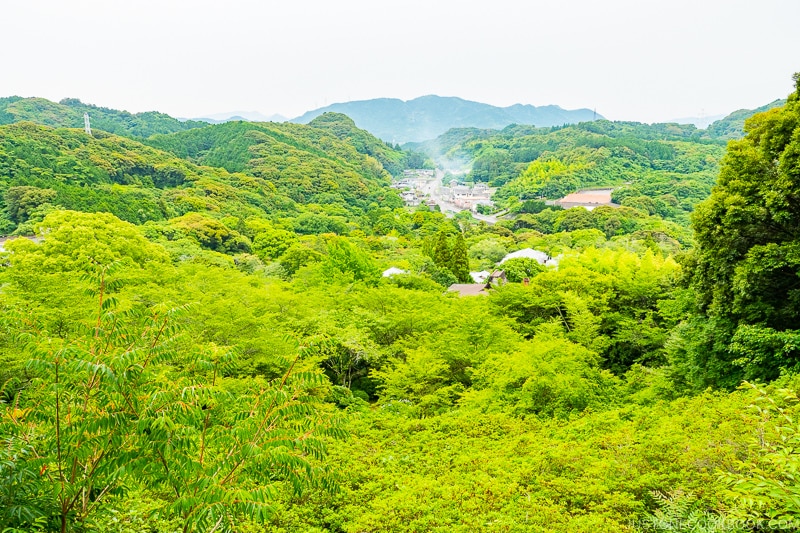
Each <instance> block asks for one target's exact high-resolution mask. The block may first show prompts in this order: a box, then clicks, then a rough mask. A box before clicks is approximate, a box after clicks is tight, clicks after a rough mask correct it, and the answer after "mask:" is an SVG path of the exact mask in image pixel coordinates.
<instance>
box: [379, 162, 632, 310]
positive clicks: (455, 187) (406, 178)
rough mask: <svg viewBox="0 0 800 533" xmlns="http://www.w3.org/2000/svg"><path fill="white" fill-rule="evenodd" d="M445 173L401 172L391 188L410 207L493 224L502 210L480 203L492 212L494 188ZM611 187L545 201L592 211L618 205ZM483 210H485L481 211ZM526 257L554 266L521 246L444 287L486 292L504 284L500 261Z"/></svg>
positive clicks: (555, 260) (549, 259)
mask: <svg viewBox="0 0 800 533" xmlns="http://www.w3.org/2000/svg"><path fill="white" fill-rule="evenodd" d="M444 176H445V172H444V171H443V170H441V169H436V170H429V169H412V170H406V171H404V172H403V176H402V177H401V178H400V179H399V180H397V181H396V182H394V183H393V184H392V187H393V188H395V189H397V190H398V191H399V192H400V196H401V197H402V198H403V201H405V203H406V205H407V206H409V207H416V206H419V205H423V204H424V205H427V206H428V207H429V208H431V209H436V208H438V209H439V210H441V211H442V212H443V213H445V214H446V215H448V216H452V215H453V214H455V213H459V212H461V211H469V212H470V213H471V215H472V216H473V217H475V218H477V219H479V220H483V221H485V222H489V223H495V222H497V220H498V217H499V216H503V215H504V214H505V213H503V212H500V213H496V214H494V215H487V214H483V213H481V212H480V211H482V210H481V209H479V206H486V207H488V208H490V209H489V211H491V208H492V207H493V206H494V202H492V199H491V198H492V195H493V194H494V192H495V190H496V189H494V188H492V187H489V186H488V185H486V184H485V183H474V184H469V183H465V182H463V181H460V180H458V178H457V177H456V178H454V179H451V180H450V181H449V182H448V183H447V184H445V183H444V182H443V178H444ZM612 192H613V189H611V188H604V189H590V190H583V191H577V192H574V193H571V194H568V195H566V196H564V197H563V198H561V199H558V200H548V201H547V203H548V204H550V205H557V206H560V207H562V208H564V209H570V208H572V207H583V208H584V209H586V210H588V211H591V210H593V209H595V208H597V207H600V206H611V207H618V206H617V204H615V203H613V202H612V201H611V193H612ZM484 212H485V211H484ZM516 258H526V259H532V260H535V261H536V262H538V263H539V264H540V265H543V266H549V267H556V266H557V265H558V258H553V257H550V256H549V255H548V254H547V253H545V252H542V251H540V250H534V249H533V248H523V249H522V250H517V251H515V252H511V253H509V254H508V255H506V256H505V257H504V258H503V259H502V260H501V261H499V262H498V263H497V265H496V266H497V268H496V269H495V270H493V271H491V272H490V271H480V272H470V276H471V277H472V280H473V282H474V283H456V284H453V285H451V286H450V287H449V288H448V289H447V290H448V292H453V293H456V294H458V295H459V296H479V295H486V294H488V291H489V290H490V289H491V288H492V287H494V286H496V285H498V284H503V283H506V275H505V272H504V271H503V270H502V264H503V263H505V262H506V261H508V260H510V259H516ZM405 273H406V271H405V270H402V269H400V268H397V267H392V268H389V269H387V270H386V271H384V272H383V276H384V277H390V276H395V275H400V274H405Z"/></svg>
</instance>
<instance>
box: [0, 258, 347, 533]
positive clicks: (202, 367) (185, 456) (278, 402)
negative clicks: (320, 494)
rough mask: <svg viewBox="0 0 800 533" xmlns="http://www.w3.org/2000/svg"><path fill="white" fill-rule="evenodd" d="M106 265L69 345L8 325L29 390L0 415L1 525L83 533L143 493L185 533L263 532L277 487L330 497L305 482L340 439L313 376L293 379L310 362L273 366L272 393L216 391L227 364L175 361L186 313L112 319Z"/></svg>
mask: <svg viewBox="0 0 800 533" xmlns="http://www.w3.org/2000/svg"><path fill="white" fill-rule="evenodd" d="M118 265H119V263H117V264H112V265H105V266H104V265H99V266H98V267H97V269H96V270H95V271H94V272H93V273H91V274H90V275H89V279H90V281H91V284H92V286H94V287H95V294H94V297H95V301H96V302H97V309H96V313H95V314H96V318H94V319H93V320H92V321H91V322H90V324H89V325H87V327H86V328H85V330H84V332H83V333H82V334H81V335H79V336H77V337H75V338H73V339H68V340H65V339H63V338H60V337H58V336H53V335H52V334H51V333H50V332H48V331H43V330H42V329H41V328H40V327H39V326H40V325H39V324H37V323H36V322H31V321H30V320H27V321H25V320H23V321H21V322H20V324H19V326H18V327H19V328H20V329H21V330H22V331H21V333H20V340H21V344H24V345H26V346H27V349H28V351H29V353H30V356H31V358H30V363H29V369H30V373H31V380H30V383H29V384H28V385H27V386H25V387H24V388H20V389H18V390H17V391H16V392H12V396H11V398H10V400H11V401H4V402H3V403H4V405H3V417H2V419H1V421H0V425H1V427H2V434H3V436H4V446H3V447H2V451H0V458H2V461H0V484H2V485H0V498H2V499H3V500H4V503H5V504H6V505H7V509H8V511H4V512H3V513H0V516H1V517H2V518H3V521H4V523H3V524H2V525H3V526H11V527H17V528H25V527H35V526H36V524H39V523H42V521H44V522H45V523H49V524H51V527H50V529H52V530H58V531H61V532H62V533H65V532H67V531H76V530H83V529H85V528H87V527H91V526H92V525H93V524H94V523H96V522H97V521H98V520H99V519H100V518H101V517H102V515H103V513H104V511H106V510H107V504H108V502H109V500H111V499H112V496H113V495H120V494H121V493H123V492H124V490H125V489H126V488H128V487H129V486H130V484H131V483H142V484H143V485H144V486H146V487H148V488H149V489H151V490H153V489H155V492H154V493H155V494H158V495H159V497H161V498H163V513H165V514H166V515H167V516H174V517H177V518H178V519H179V520H180V522H181V524H182V530H183V531H184V532H188V531H212V530H215V531H233V530H234V528H236V527H237V524H238V523H239V522H240V521H241V520H242V519H243V518H246V519H249V520H257V521H258V520H260V521H264V520H266V519H268V518H269V517H270V516H271V512H272V505H271V502H272V501H274V500H275V499H276V498H277V495H278V493H279V489H280V486H281V483H284V482H287V483H289V485H290V486H291V487H292V489H293V490H295V491H298V492H299V491H301V490H302V489H303V488H304V487H306V486H308V485H309V483H310V482H312V481H314V482H315V483H317V482H318V483H320V484H321V486H324V487H327V488H330V487H331V485H330V483H329V481H328V478H327V477H325V476H320V475H318V474H320V470H319V465H318V463H317V460H318V459H320V458H321V457H322V456H323V454H324V445H323V442H322V440H321V437H323V436H335V435H341V432H340V431H339V430H338V429H336V427H335V425H332V424H331V423H330V422H329V420H328V417H327V416H325V415H324V414H323V412H322V411H321V410H320V409H319V408H318V406H317V405H315V404H316V400H315V399H316V398H317V397H319V391H320V390H324V389H325V387H326V384H327V383H328V382H327V380H326V379H325V378H324V376H322V375H321V374H320V373H319V372H316V373H315V372H310V373H309V372H298V371H295V367H296V366H297V361H298V359H299V358H300V357H301V356H304V357H309V356H310V354H303V350H300V351H299V352H298V354H297V356H296V357H295V358H294V359H293V360H288V361H286V363H285V373H284V375H283V376H282V377H281V378H279V379H277V380H272V381H270V380H265V379H254V380H249V381H247V382H238V383H235V384H232V383H226V378H225V376H226V375H228V374H230V372H231V369H232V367H233V366H235V352H233V351H231V350H227V349H223V348H218V347H215V346H204V347H200V346H197V347H195V348H196V350H195V349H192V350H191V352H189V353H186V352H184V350H185V348H186V347H187V346H186V341H185V339H182V338H181V337H180V335H179V332H178V328H179V319H180V318H181V317H182V316H185V314H186V312H187V309H186V308H180V309H166V308H164V307H163V306H154V307H152V308H150V309H138V308H134V309H130V310H127V311H121V310H119V309H117V305H116V298H115V297H114V293H115V292H117V290H118V287H117V283H116V282H115V281H114V280H112V279H111V277H110V276H111V275H113V273H114V269H115V268H116V267H117V266H118ZM6 465H10V468H11V470H9V467H7V466H6ZM20 480H26V481H25V488H24V490H23V489H22V487H21V486H20Z"/></svg>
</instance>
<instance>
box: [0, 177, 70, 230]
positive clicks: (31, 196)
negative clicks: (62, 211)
mask: <svg viewBox="0 0 800 533" xmlns="http://www.w3.org/2000/svg"><path fill="white" fill-rule="evenodd" d="M56 194H57V193H56V191H54V190H53V189H40V188H39V187H30V186H19V187H9V188H8V190H7V191H6V193H5V201H6V213H7V214H8V218H9V219H11V220H12V221H14V222H24V221H25V220H27V219H28V217H29V216H30V214H31V212H32V211H33V210H34V209H35V208H37V207H39V206H40V205H42V204H46V203H51V202H52V201H53V200H54V199H55V197H56Z"/></svg>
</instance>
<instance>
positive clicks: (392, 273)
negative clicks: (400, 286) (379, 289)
mask: <svg viewBox="0 0 800 533" xmlns="http://www.w3.org/2000/svg"><path fill="white" fill-rule="evenodd" d="M397 274H408V270H403V269H402V268H397V267H389V268H387V269H386V270H384V271H383V274H381V275H382V276H383V277H384V278H391V277H392V276H395V275H397Z"/></svg>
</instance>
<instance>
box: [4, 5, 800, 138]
mask: <svg viewBox="0 0 800 533" xmlns="http://www.w3.org/2000/svg"><path fill="white" fill-rule="evenodd" d="M798 21H800V1H798V0H760V1H759V2H754V1H752V0H748V1H740V0H666V1H664V0H602V1H599V0H591V1H589V0H560V1H558V0H553V1H538V0H529V1H523V0H519V1H509V0H483V1H479V2H478V1H472V0H459V1H451V0H424V1H423V0H393V1H378V0H336V1H331V0H327V1H318V0H283V1H276V0H213V1H207V0H192V1H183V0H135V1H133V0H125V1H123V0H3V1H2V3H0V50H2V54H1V55H0V58H1V59H2V61H0V96H11V95H19V96H40V97H44V98H48V99H50V100H54V101H58V100H61V99H62V98H66V97H74V98H80V99H81V100H82V101H83V102H86V103H92V104H96V105H100V106H105V107H111V108H115V109H125V110H128V111H131V112H140V111H151V110H157V111H161V112H164V113H168V114H170V115H173V116H178V117H186V118H188V117H202V116H204V115H209V114H212V113H219V112H224V111H234V110H237V111H238V110H243V111H260V112H262V113H264V114H267V115H270V114H273V113H279V114H282V115H284V116H287V117H295V116H298V115H300V114H302V113H304V112H305V111H308V110H311V109H315V108H318V107H322V106H325V105H328V104H333V103H336V102H346V101H351V100H365V99H370V98H381V97H390V98H400V99H403V100H409V99H412V98H415V97H418V96H423V95H428V94H437V95H440V96H458V97H461V98H464V99H467V100H475V101H479V102H484V103H488V104H493V105H499V106H508V105H512V104H515V103H522V104H533V105H537V106H539V105H550V104H555V105H560V106H561V107H563V108H565V109H575V108H589V109H596V110H597V112H598V113H599V114H602V115H604V116H605V117H606V118H610V119H612V120H637V121H641V122H656V121H664V120H669V119H674V118H679V117H689V116H710V115H718V114H727V113H729V112H731V111H734V110H736V109H741V108H755V107H758V106H761V105H764V104H766V103H768V102H771V101H772V100H775V99H776V98H784V97H785V96H786V95H787V94H789V93H790V92H791V91H792V88H793V82H792V79H791V76H792V73H794V72H798V71H800V30H798Z"/></svg>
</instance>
